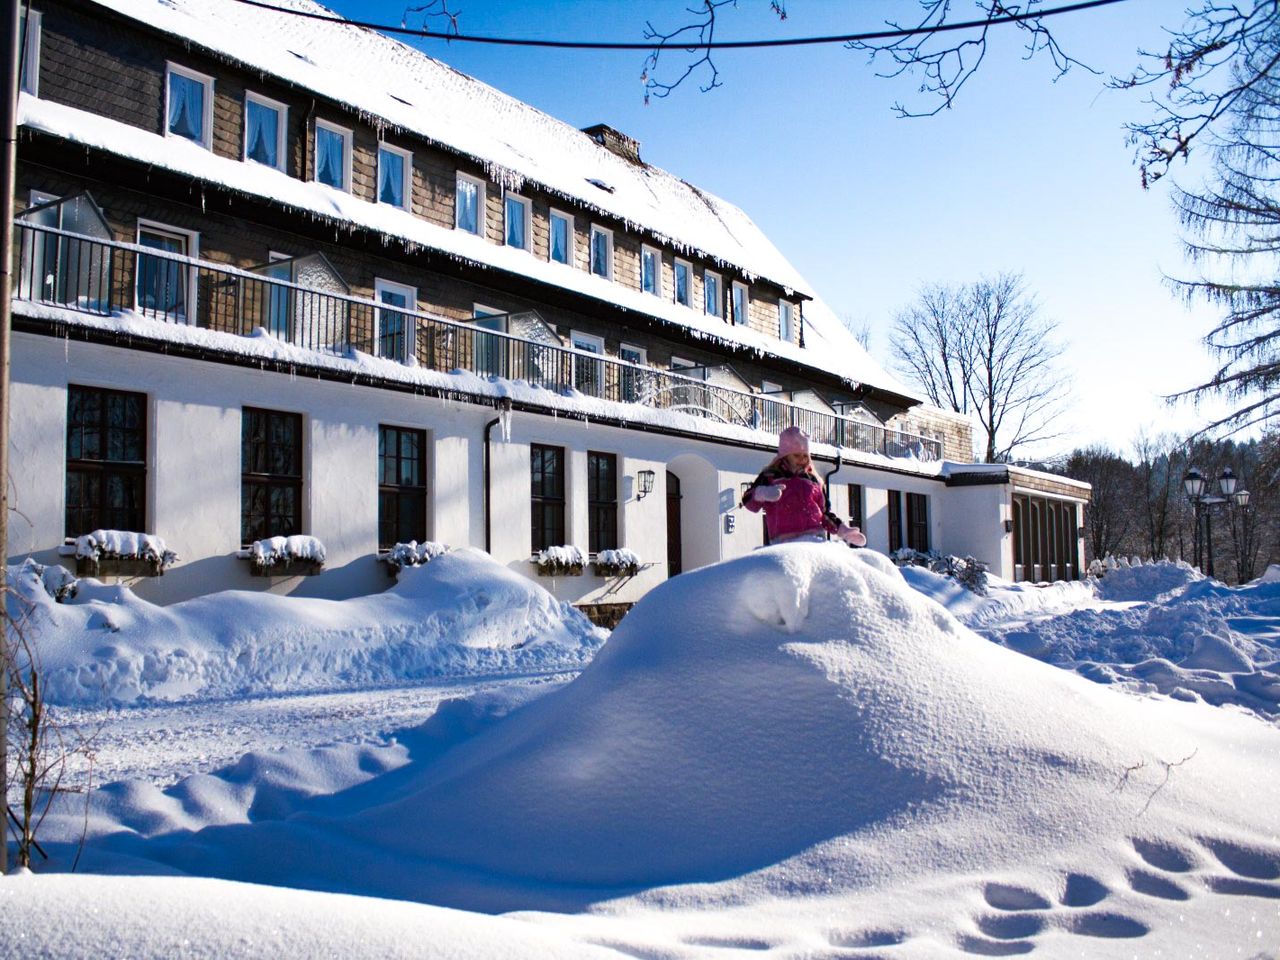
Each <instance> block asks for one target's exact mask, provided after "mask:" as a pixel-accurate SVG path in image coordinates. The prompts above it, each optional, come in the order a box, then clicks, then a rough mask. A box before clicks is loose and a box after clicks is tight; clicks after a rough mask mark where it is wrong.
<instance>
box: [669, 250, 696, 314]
mask: <svg viewBox="0 0 1280 960" xmlns="http://www.w3.org/2000/svg"><path fill="white" fill-rule="evenodd" d="M672 276H673V278H674V279H675V284H674V286H675V289H674V290H673V291H672V292H673V293H674V295H675V299H676V303H678V304H680V305H681V306H685V307H689V306H692V305H693V268H692V267H691V266H690V265H689V264H687V263H686V262H685V261H683V260H677V261H676V262H675V265H674V267H673V270H672Z"/></svg>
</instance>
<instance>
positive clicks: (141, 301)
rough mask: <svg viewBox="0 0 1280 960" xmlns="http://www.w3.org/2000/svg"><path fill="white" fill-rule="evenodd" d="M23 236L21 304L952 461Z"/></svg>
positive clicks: (376, 308)
mask: <svg viewBox="0 0 1280 960" xmlns="http://www.w3.org/2000/svg"><path fill="white" fill-rule="evenodd" d="M14 234H15V240H16V241H17V242H16V243H15V245H14V256H15V260H16V261H17V262H16V264H15V269H14V272H13V276H14V299H16V300H26V301H31V302H34V303H47V304H53V305H57V306H61V307H66V308H69V309H72V310H77V311H80V312H85V313H91V314H96V315H98V316H111V315H114V314H116V313H124V312H134V313H137V314H141V315H143V316H146V317H150V318H153V319H157V320H162V321H164V322H167V323H174V324H185V325H190V326H195V327H201V328H204V329H208V330H216V331H220V332H223V333H230V334H235V335H238V336H249V335H252V334H254V333H255V332H256V331H258V330H259V329H261V330H265V331H266V332H268V333H270V334H271V335H272V336H275V337H277V338H278V339H280V340H282V341H284V342H287V343H290V344H294V345H296V346H299V347H303V348H305V349H308V350H317V351H324V352H328V353H334V354H338V355H346V354H349V353H350V352H351V351H360V352H363V353H366V354H370V355H373V356H376V357H382V358H385V359H389V360H395V361H398V362H400V363H414V364H416V365H418V366H421V367H426V368H428V369H432V370H440V371H446V372H450V371H467V372H470V373H474V374H477V375H480V376H484V377H493V378H501V379H505V380H522V381H525V382H527V383H530V384H532V385H534V386H538V387H544V388H546V389H548V390H551V391H554V392H556V393H561V394H568V393H572V392H576V393H578V394H582V395H585V396H589V397H597V398H600V399H602V400H609V401H613V402H617V403H636V404H641V405H642V406H645V407H650V408H653V409H659V410H671V411H676V412H684V413H688V414H692V415H694V416H698V417H701V418H703V419H710V420H715V421H719V422H722V423H727V424H735V425H738V426H743V427H749V428H752V429H756V430H760V431H763V432H766V433H772V434H776V433H780V432H781V431H782V430H784V429H785V428H787V427H789V426H792V425H795V426H799V427H801V428H802V429H803V430H804V431H805V432H806V433H808V434H809V436H810V437H812V438H813V439H814V440H815V441H817V442H820V443H826V444H831V445H834V446H840V447H845V448H848V449H852V450H858V451H862V452H864V453H878V454H883V455H885V456H889V457H906V456H914V457H916V458H917V459H921V460H937V459H940V458H941V456H942V445H941V443H940V442H939V441H937V440H934V439H931V438H927V437H920V436H916V435H914V434H909V433H904V432H901V431H897V430H890V429H887V428H885V427H883V426H880V425H878V424H870V423H863V422H861V421H858V420H852V419H849V418H847V417H842V416H839V415H837V414H835V413H831V412H829V411H824V410H813V409H810V408H808V407H804V406H800V405H798V404H793V403H789V402H787V401H785V400H779V399H776V398H774V397H770V396H766V395H761V394H753V393H747V392H745V391H741V390H734V389H732V388H730V387H724V386H719V385H716V384H712V383H708V382H706V381H703V380H699V379H697V378H695V377H691V376H687V375H682V374H679V373H673V372H669V371H665V370H657V369H655V368H653V367H648V366H644V365H641V364H634V363H629V362H627V361H625V360H617V359H614V358H612V357H605V356H600V355H597V354H591V353H586V352H583V351H579V350H574V349H570V348H568V347H563V346H558V345H555V344H547V343H540V342H537V341H534V340H527V339H524V338H522V337H518V336H514V335H512V334H508V333H503V332H500V331H497V330H491V329H486V328H482V327H478V326H475V325H473V324H468V323H461V322H457V321H452V320H442V319H440V318H438V317H431V316H428V315H427V314H424V313H420V312H418V311H416V310H408V309H405V308H403V307H395V306H389V305H387V304H382V303H378V302H377V301H374V300H367V299H363V298H361V297H353V296H348V295H344V294H338V293H331V292H328V291H323V290H317V289H314V288H310V287H304V286H301V285H299V284H295V283H290V282H288V281H285V280H279V279H274V278H269V277H264V276H260V275H258V274H255V273H252V272H249V271H245V270H239V269H236V268H234V267H229V266H225V265H220V264H214V263H210V262H208V261H204V260H196V259H194V258H190V257H184V256H180V255H178V254H175V253H170V252H167V251H162V250H155V249H152V248H149V247H145V246H140V245H138V244H131V243H119V242H114V241H105V240H98V239H94V238H91V237H85V236H81V235H78V234H73V233H68V232H66V231H63V230H58V229H55V228H53V227H45V226H38V225H35V224H31V223H26V222H23V221H21V220H18V221H16V222H15V224H14Z"/></svg>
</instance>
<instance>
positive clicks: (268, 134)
mask: <svg viewBox="0 0 1280 960" xmlns="http://www.w3.org/2000/svg"><path fill="white" fill-rule="evenodd" d="M245 121H246V126H247V127H248V129H247V130H246V131H245V142H246V143H247V144H248V145H249V147H248V149H247V150H246V151H245V156H247V157H248V158H249V159H250V160H256V161H258V163H265V164H266V165H267V166H268V167H278V166H279V165H280V158H279V157H277V156H276V146H277V144H278V143H279V142H280V115H279V113H277V112H276V111H275V110H273V109H271V108H270V107H266V106H263V105H262V104H260V103H255V102H254V101H252V100H250V101H249V103H248V108H247V109H246V111H245Z"/></svg>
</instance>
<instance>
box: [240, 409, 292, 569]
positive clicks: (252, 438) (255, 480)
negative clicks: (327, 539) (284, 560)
mask: <svg viewBox="0 0 1280 960" xmlns="http://www.w3.org/2000/svg"><path fill="white" fill-rule="evenodd" d="M301 532H302V415H301V414H297V413H282V412H280V411H278V410H260V409H257V408H254V407H245V408H244V409H243V411H242V413H241V419H240V542H241V543H242V544H244V545H248V544H250V543H253V541H255V540H265V539H267V538H268V537H288V536H292V535H293V534H297V533H301Z"/></svg>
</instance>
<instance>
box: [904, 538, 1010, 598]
mask: <svg viewBox="0 0 1280 960" xmlns="http://www.w3.org/2000/svg"><path fill="white" fill-rule="evenodd" d="M890 557H891V559H892V560H893V562H894V563H896V564H897V565H898V566H900V567H906V566H912V567H925V568H927V569H928V570H930V571H932V572H933V573H937V574H941V575H942V576H944V577H950V578H952V579H953V580H955V581H956V582H957V583H959V584H960V585H961V586H962V587H964V588H965V589H966V590H969V591H970V592H972V593H975V594H977V595H978V596H980V597H985V596H986V595H987V564H986V562H985V561H983V560H979V559H977V558H976V557H956V556H952V555H950V554H947V555H944V554H941V553H938V551H936V550H929V551H927V552H925V551H920V550H913V549H912V548H911V547H903V548H902V549H901V550H895V551H893V553H892V554H890Z"/></svg>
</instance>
